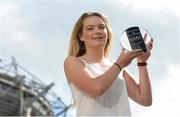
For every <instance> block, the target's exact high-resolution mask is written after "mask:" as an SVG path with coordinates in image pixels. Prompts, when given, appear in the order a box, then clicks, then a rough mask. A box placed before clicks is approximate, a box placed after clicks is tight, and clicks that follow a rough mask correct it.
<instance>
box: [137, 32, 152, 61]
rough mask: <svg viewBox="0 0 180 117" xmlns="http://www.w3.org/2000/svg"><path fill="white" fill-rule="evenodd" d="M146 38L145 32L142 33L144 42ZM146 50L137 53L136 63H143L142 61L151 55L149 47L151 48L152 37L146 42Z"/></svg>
mask: <svg viewBox="0 0 180 117" xmlns="http://www.w3.org/2000/svg"><path fill="white" fill-rule="evenodd" d="M146 38H147V34H145V35H144V40H145V42H146ZM146 48H147V50H146V52H144V53H143V54H141V55H139V56H138V57H137V62H138V63H143V62H146V61H147V60H148V58H149V57H150V55H151V52H150V51H151V49H152V48H153V39H151V40H150V41H149V42H148V43H147V44H146Z"/></svg>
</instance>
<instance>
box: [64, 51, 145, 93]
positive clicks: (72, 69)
mask: <svg viewBox="0 0 180 117" xmlns="http://www.w3.org/2000/svg"><path fill="white" fill-rule="evenodd" d="M140 54H142V51H140V50H135V51H132V52H130V53H124V50H123V52H121V55H120V57H119V58H118V59H117V61H116V63H117V64H119V65H120V66H121V67H125V66H127V65H128V64H129V63H130V62H131V61H132V59H134V58H135V57H136V56H138V55H140ZM64 70H65V74H66V77H67V80H68V82H69V83H73V84H75V85H76V86H77V87H79V88H80V89H82V90H83V91H85V92H87V93H88V94H90V95H94V96H99V95H102V94H103V93H104V92H105V91H106V90H107V89H108V88H109V87H110V86H111V85H112V83H113V82H114V81H115V79H116V78H117V76H118V74H119V73H120V71H121V70H120V69H119V68H118V66H117V65H112V66H111V67H110V68H109V69H108V70H107V71H106V72H105V73H104V74H102V75H100V76H98V77H96V78H95V77H94V76H93V75H92V74H91V73H90V72H89V71H88V70H87V69H86V67H85V65H84V63H83V62H82V61H81V60H79V59H78V58H77V57H72V56H71V57H67V58H66V59H65V62H64Z"/></svg>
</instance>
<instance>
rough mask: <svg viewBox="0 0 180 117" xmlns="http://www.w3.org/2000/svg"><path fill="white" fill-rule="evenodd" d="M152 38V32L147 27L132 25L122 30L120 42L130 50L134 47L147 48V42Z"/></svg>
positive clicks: (144, 49)
mask: <svg viewBox="0 0 180 117" xmlns="http://www.w3.org/2000/svg"><path fill="white" fill-rule="evenodd" d="M151 40H152V38H151V35H150V33H149V32H148V31H147V30H146V29H145V28H140V27H138V26H134V27H130V28H128V29H126V30H125V31H123V32H122V34H121V37H120V42H121V45H122V47H123V48H125V49H126V50H128V51H131V50H134V49H142V50H143V51H144V52H146V50H147V44H148V43H149V42H150V41H151Z"/></svg>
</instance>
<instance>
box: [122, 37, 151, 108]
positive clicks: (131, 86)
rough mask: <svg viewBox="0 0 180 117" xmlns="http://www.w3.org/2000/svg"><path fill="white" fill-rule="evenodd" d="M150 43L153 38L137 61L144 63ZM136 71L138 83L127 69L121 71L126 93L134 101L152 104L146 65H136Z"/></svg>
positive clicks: (145, 104) (148, 53) (146, 104)
mask: <svg viewBox="0 0 180 117" xmlns="http://www.w3.org/2000/svg"><path fill="white" fill-rule="evenodd" d="M152 43H153V40H151V41H150V42H149V44H148V45H147V49H148V50H147V52H145V53H143V54H142V55H140V56H138V57H137V62H138V63H144V62H146V61H147V60H148V58H149V57H150V50H151V49H152ZM138 71H139V84H137V83H136V82H135V81H134V79H133V78H132V76H130V75H129V74H128V72H127V71H125V70H124V71H123V77H124V78H125V81H126V86H127V91H128V95H129V97H130V98H131V99H132V100H134V101H135V102H137V103H139V104H141V105H144V106H150V105H151V104H152V92H151V83H150V80H149V75H148V70H147V67H146V66H138Z"/></svg>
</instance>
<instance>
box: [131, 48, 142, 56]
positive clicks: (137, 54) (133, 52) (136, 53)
mask: <svg viewBox="0 0 180 117" xmlns="http://www.w3.org/2000/svg"><path fill="white" fill-rule="evenodd" d="M143 53H144V52H143V50H142V49H135V50H133V51H132V52H131V57H132V58H135V57H137V56H139V55H141V54H143Z"/></svg>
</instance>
